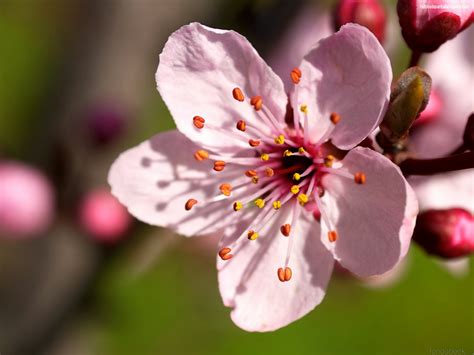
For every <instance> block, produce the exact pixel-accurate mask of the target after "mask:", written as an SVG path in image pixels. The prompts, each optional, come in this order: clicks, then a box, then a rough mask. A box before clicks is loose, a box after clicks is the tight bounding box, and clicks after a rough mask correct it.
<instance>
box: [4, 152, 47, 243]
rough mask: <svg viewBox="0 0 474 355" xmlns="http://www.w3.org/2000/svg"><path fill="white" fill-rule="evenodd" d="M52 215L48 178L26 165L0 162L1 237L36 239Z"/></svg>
mask: <svg viewBox="0 0 474 355" xmlns="http://www.w3.org/2000/svg"><path fill="white" fill-rule="evenodd" d="M53 216H54V191H53V188H52V187H51V184H50V182H49V181H48V179H47V178H46V177H45V176H44V175H43V174H42V173H41V172H40V171H38V170H36V169H34V168H32V167H30V166H28V165H26V164H23V163H20V162H14V161H0V236H3V237H6V238H27V237H32V236H37V235H39V234H41V233H43V232H45V231H46V229H47V228H48V227H49V225H50V224H51V222H52V220H53Z"/></svg>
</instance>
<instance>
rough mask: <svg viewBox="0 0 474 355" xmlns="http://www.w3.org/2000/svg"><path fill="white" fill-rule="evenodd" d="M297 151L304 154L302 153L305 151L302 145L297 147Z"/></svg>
mask: <svg viewBox="0 0 474 355" xmlns="http://www.w3.org/2000/svg"><path fill="white" fill-rule="evenodd" d="M298 153H300V154H304V153H306V150H304V148H303V147H299V148H298Z"/></svg>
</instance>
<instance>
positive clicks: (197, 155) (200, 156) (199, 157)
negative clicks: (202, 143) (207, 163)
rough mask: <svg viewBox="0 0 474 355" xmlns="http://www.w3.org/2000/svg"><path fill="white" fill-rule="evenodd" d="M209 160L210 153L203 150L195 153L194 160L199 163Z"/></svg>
mask: <svg viewBox="0 0 474 355" xmlns="http://www.w3.org/2000/svg"><path fill="white" fill-rule="evenodd" d="M207 158H209V153H208V152H207V151H205V150H203V149H200V150H198V151H197V152H196V153H194V159H196V160H197V161H203V160H206V159H207Z"/></svg>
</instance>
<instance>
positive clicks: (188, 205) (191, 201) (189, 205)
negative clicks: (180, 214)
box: [184, 198, 198, 211]
mask: <svg viewBox="0 0 474 355" xmlns="http://www.w3.org/2000/svg"><path fill="white" fill-rule="evenodd" d="M196 203H198V201H197V200H196V199H194V198H190V199H189V200H187V201H186V203H185V204H184V209H185V210H186V211H189V210H191V208H193V206H194V205H195V204H196Z"/></svg>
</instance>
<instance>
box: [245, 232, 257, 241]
mask: <svg viewBox="0 0 474 355" xmlns="http://www.w3.org/2000/svg"><path fill="white" fill-rule="evenodd" d="M247 238H248V239H249V240H255V239H257V238H258V233H257V232H255V231H253V230H249V232H248V233H247Z"/></svg>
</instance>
